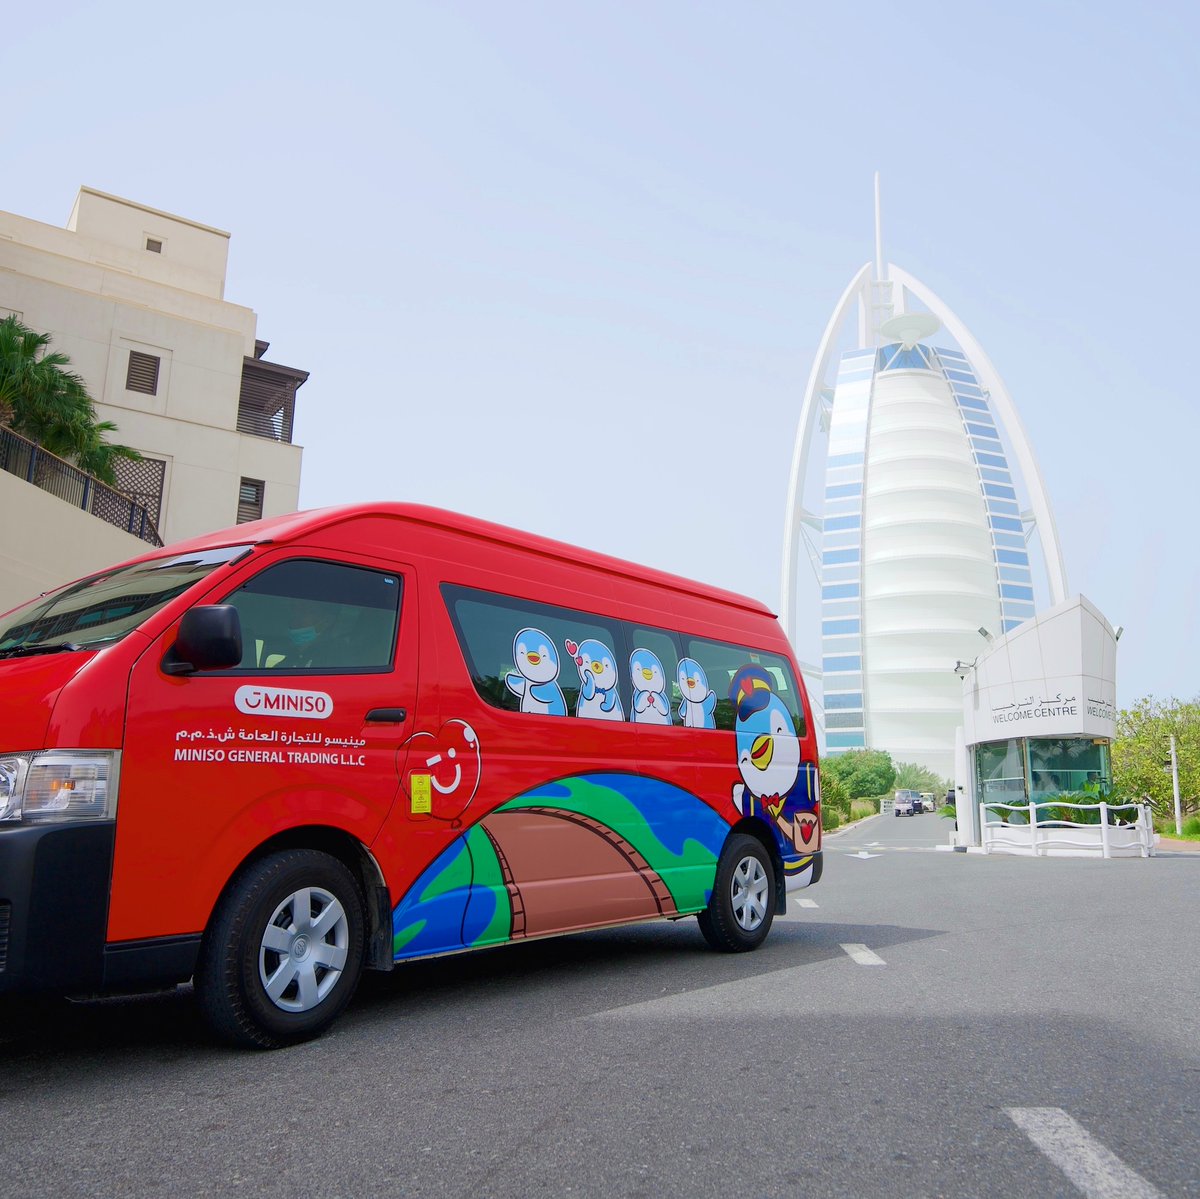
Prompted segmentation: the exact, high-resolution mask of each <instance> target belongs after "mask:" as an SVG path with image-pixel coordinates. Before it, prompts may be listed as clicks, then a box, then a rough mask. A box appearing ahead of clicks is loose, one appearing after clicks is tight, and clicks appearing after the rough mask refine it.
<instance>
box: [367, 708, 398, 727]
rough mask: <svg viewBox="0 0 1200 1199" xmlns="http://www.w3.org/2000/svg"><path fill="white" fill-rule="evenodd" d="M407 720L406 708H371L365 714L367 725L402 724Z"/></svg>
mask: <svg viewBox="0 0 1200 1199" xmlns="http://www.w3.org/2000/svg"><path fill="white" fill-rule="evenodd" d="M407 719H408V709H407V708H372V709H371V710H370V711H369V712H368V713H367V723H368V724H403V723H404V722H405V721H406V720H407Z"/></svg>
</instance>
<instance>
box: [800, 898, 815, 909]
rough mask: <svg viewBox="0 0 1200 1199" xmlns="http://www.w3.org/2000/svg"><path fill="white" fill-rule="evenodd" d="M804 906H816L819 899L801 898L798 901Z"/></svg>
mask: <svg viewBox="0 0 1200 1199" xmlns="http://www.w3.org/2000/svg"><path fill="white" fill-rule="evenodd" d="M796 902H797V903H799V905H800V906H801V907H802V908H815V907H817V901H816V900H815V899H799V900H797V901H796Z"/></svg>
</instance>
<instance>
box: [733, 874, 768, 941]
mask: <svg viewBox="0 0 1200 1199" xmlns="http://www.w3.org/2000/svg"><path fill="white" fill-rule="evenodd" d="M730 898H731V899H732V900H733V915H734V919H736V920H737V922H738V924H739V925H741V927H742V928H743V929H744V930H745V931H746V932H748V933H752V932H753V931H754V930H755V929H756V928H758V926H759V925H760V924H762V922H763V919H764V918H765V917H766V914H767V872H766V871H765V870H764V869H763V867H762V863H761V862H760V861H759V860H758V859H757V858H752V857H745V858H743V859H742V860H741V861H740V862H739V863H738V864H737V868H736V869H735V870H734V872H733V883H732V885H731V886H730Z"/></svg>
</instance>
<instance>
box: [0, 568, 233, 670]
mask: <svg viewBox="0 0 1200 1199" xmlns="http://www.w3.org/2000/svg"><path fill="white" fill-rule="evenodd" d="M250 548H251V547H250V546H248V545H230V546H223V547H221V548H220V549H215V550H198V551H196V552H194V553H190V554H172V555H171V556H170V557H167V558H152V559H151V560H150V561H148V562H138V563H135V564H134V565H133V566H122V567H119V568H118V569H116V570H109V571H106V572H105V573H104V574H99V575H93V576H92V577H91V578H89V579H83V580H81V581H80V582H78V583H72V584H71V585H70V586H69V587H64V588H63V589H62V590H61V591H56V592H54V593H53V594H51V595H49V596H44V597H39V598H38V599H36V600H34V601H33V602H32V603H29V604H26V605H25V606H24V607H22V608H18V609H17V610H16V611H15V612H10V613H9V615H8V616H7V618H5V620H4V621H3V622H0V656H4V657H16V656H18V655H19V654H20V653H21V651H22V650H28V649H30V648H31V647H33V646H51V645H62V646H64V647H65V646H67V645H68V644H70V645H75V646H82V647H85V648H86V647H88V646H92V645H103V644H108V643H109V642H112V641H119V640H120V639H121V638H122V637H124V636H125V634H126V633H128V632H130V631H131V630H132V629H136V628H137V627H138V625H140V624H141V623H142V622H143V621H144V620H146V618H147V617H149V616H151V615H152V614H153V613H155V612H157V611H158V610H159V609H160V608H161V607H163V605H164V604H167V603H169V602H170V601H171V600H173V599H174V598H175V597H176V596H177V595H182V594H183V592H185V591H187V590H188V588H189V587H194V586H195V585H196V584H197V583H198V582H200V580H201V579H204V578H206V577H207V576H208V575H210V574H212V572H213V571H214V570H216V569H217V568H218V567H219V566H224V565H225V564H226V563H228V562H234V561H236V560H237V559H238V558H240V557H242V556H243V555H244V554H248V553H249V552H250Z"/></svg>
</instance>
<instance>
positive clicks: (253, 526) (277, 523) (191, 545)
mask: <svg viewBox="0 0 1200 1199" xmlns="http://www.w3.org/2000/svg"><path fill="white" fill-rule="evenodd" d="M363 517H386V518H391V519H393V520H400V521H404V522H407V523H409V524H414V525H423V526H425V527H428V528H434V529H443V530H447V531H450V532H454V533H459V534H462V535H465V536H469V537H476V538H480V539H481V540H484V541H490V542H495V543H499V544H504V545H515V546H518V547H520V548H521V549H524V550H527V551H529V552H531V553H534V554H543V555H545V556H546V557H550V558H556V559H559V560H561V561H568V562H578V563H580V564H581V565H586V566H592V567H600V568H601V569H603V570H607V571H609V572H611V573H616V574H621V575H624V576H626V577H627V578H631V579H637V580H640V581H643V582H646V583H651V584H653V585H655V586H659V587H670V588H672V589H674V590H676V591H683V592H687V593H689V594H692V595H697V596H703V597H705V598H708V599H714V600H718V601H720V602H722V603H725V604H732V605H734V606H736V607H739V608H744V609H746V610H748V611H751V612H756V613H760V614H763V615H766V616H774V615H775V613H774V612H772V611H771V609H770V608H768V607H767V606H766V604H764V603H762V602H761V601H759V600H756V599H754V598H752V597H750V596H747V595H740V594H739V593H737V592H735V591H727V590H725V589H724V588H722V587H713V586H710V585H708V584H706V583H699V582H697V581H695V580H694V579H687V578H684V577H683V576H681V575H674V574H670V573H668V572H666V571H661V570H655V569H653V568H652V567H649V566H640V565H638V564H637V563H635V562H628V561H625V560H624V559H622V558H614V557H611V556H609V555H607V554H600V553H595V552H593V551H591V550H586V549H583V548H581V547H580V546H575V545H570V544H568V543H567V542H564V541H555V540H553V539H552V538H549V537H540V536H538V535H537V534H536V533H526V532H522V531H521V530H519V529H513V528H509V527H508V526H506V525H500V524H494V523H493V522H491V521H487V520H481V519H479V518H478V517H475V516H466V515H463V514H462V513H458V512H450V511H448V510H447V509H444V508H433V507H430V506H428V505H425V504H397V503H378V504H343V505H338V506H336V507H330V508H311V509H308V510H307V511H303V512H292V513H288V514H287V515H285V516H272V517H267V518H266V519H264V520H255V521H248V522H247V523H246V524H241V525H235V526H234V527H233V528H229V529H219V530H217V531H216V532H213V533H206V534H205V535H204V536H202V537H193V538H191V539H189V540H187V541H180V542H175V543H174V544H172V545H167V546H163V548H162V549H161V550H157V551H154V552H152V553H148V554H143V555H141V557H140V558H139V559H135V560H136V561H141V560H145V559H152V558H160V557H162V556H163V554H164V553H170V554H179V553H190V552H192V551H196V550H207V549H216V548H218V547H220V546H226V545H263V544H268V543H270V542H273V541H294V540H300V539H302V538H304V537H306V536H310V535H312V534H314V533H317V532H322V531H324V530H326V529H329V528H332V527H333V526H335V525H339V524H345V523H348V522H350V521H353V520H357V519H360V518H363Z"/></svg>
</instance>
